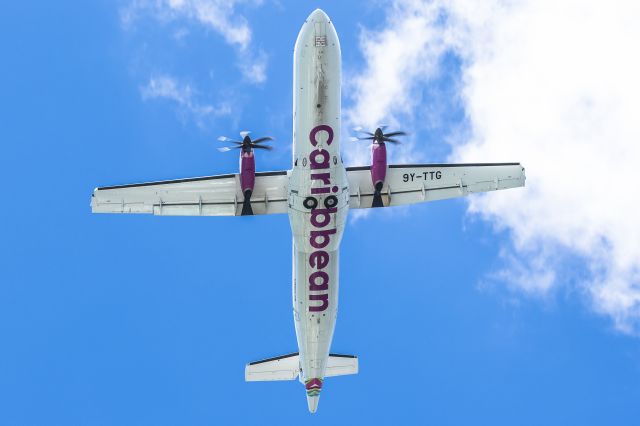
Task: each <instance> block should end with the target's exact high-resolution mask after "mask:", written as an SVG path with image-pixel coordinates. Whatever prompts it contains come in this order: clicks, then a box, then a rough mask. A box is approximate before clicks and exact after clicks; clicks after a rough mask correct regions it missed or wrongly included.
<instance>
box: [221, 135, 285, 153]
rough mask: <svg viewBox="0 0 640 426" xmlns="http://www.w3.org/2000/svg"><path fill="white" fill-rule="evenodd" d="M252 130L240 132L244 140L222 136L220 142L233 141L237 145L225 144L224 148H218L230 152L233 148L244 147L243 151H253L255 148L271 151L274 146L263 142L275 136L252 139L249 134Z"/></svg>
mask: <svg viewBox="0 0 640 426" xmlns="http://www.w3.org/2000/svg"><path fill="white" fill-rule="evenodd" d="M249 133H250V132H247V131H243V132H240V136H241V137H242V140H237V139H231V138H228V137H226V136H220V137H219V138H218V140H219V141H220V142H227V143H232V144H234V145H235V146H224V147H222V148H218V151H220V152H228V151H231V150H232V149H242V151H243V152H251V151H252V150H253V149H265V150H267V151H271V150H272V149H273V147H271V146H268V145H263V143H265V142H268V141H272V140H273V138H272V137H271V136H263V137H261V138H258V139H254V140H251V136H249Z"/></svg>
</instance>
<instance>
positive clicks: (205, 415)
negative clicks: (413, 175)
mask: <svg viewBox="0 0 640 426" xmlns="http://www.w3.org/2000/svg"><path fill="white" fill-rule="evenodd" d="M560 3H562V4H563V5H565V6H566V7H560V8H559V10H556V9H554V8H555V6H553V7H552V6H549V5H550V4H551V3H550V2H540V3H535V5H532V3H531V2H526V1H523V2H522V3H521V4H519V5H518V6H508V7H507V6H504V5H502V3H501V2H493V6H494V7H493V8H489V11H487V10H485V9H482V8H480V9H481V10H475V9H473V8H472V7H471V6H469V4H467V3H465V2H463V1H460V2H453V3H452V5H448V4H446V3H440V2H429V3H422V2H418V1H412V0H407V1H396V2H368V1H353V2H334V1H326V2H309V1H295V2H294V1H269V0H265V1H263V2H259V1H245V2H235V3H234V2H230V3H228V5H230V6H228V8H227V9H225V8H224V7H222V8H221V6H220V5H219V4H217V3H216V2H208V1H205V0H201V1H198V0H194V1H188V2H180V1H175V2H145V1H137V2H134V1H131V2H130V1H126V0H122V1H120V2H112V1H94V2H79V1H76V2H72V1H67V2H65V1H63V2H56V3H55V4H54V3H53V2H35V1H33V2H10V3H8V4H6V5H4V7H3V11H2V13H1V14H0V51H1V52H3V60H2V66H1V67H0V81H1V82H2V83H1V84H0V99H1V100H2V102H0V138H1V139H0V140H2V146H3V153H2V155H0V164H1V165H2V168H1V170H2V174H3V177H4V182H6V183H9V184H8V185H5V187H4V200H5V202H4V203H3V208H2V210H1V212H0V223H1V224H2V225H1V230H2V233H1V235H2V238H1V239H0V241H1V244H0V267H1V268H2V278H1V279H0V339H1V342H2V345H1V346H0V401H1V402H0V423H1V424H14V425H23V424H24V425H31V424H136V425H139V424H153V425H158V424H291V423H294V422H298V421H304V422H309V423H319V422H322V423H333V424H346V423H354V422H355V423H357V424H359V423H364V422H367V423H373V424H376V423H380V424H389V423H393V424H489V423H490V424H522V425H525V424H531V425H538V424H585V425H586V424H594V425H599V424H618V425H625V424H629V425H630V424H635V423H637V418H638V416H639V415H640V405H639V404H638V400H639V398H640V380H639V379H640V344H639V342H638V338H637V335H638V317H639V314H638V312H639V310H638V309H639V308H638V303H640V302H638V300H640V297H639V296H638V293H639V290H638V283H639V282H640V280H638V272H637V271H638V270H640V269H638V265H640V261H639V260H638V259H640V257H639V256H638V248H637V241H638V240H637V239H635V236H636V235H637V233H638V228H640V227H639V226H638V222H637V219H634V217H635V216H634V215H633V212H634V208H635V207H636V204H637V202H636V201H634V200H630V199H631V198H634V197H630V196H629V191H628V190H624V189H623V188H614V189H613V190H612V189H611V188H610V187H608V188H603V187H601V186H600V183H599V181H598V182H596V181H591V180H589V179H592V178H591V177H589V176H592V175H593V173H590V174H589V176H584V177H583V179H585V180H583V181H576V175H577V174H579V173H583V172H584V168H585V167H587V168H588V169H589V170H594V164H595V163H594V162H593V158H597V159H598V160H599V162H598V163H597V164H598V167H600V168H599V169H598V170H600V171H601V175H605V176H607V179H606V180H607V181H613V182H620V181H625V180H621V179H623V178H625V177H626V176H627V175H625V174H624V173H626V170H629V167H628V166H629V163H628V162H629V161H631V160H625V158H630V159H633V158H637V156H635V157H634V155H635V154H636V153H637V148H635V147H633V146H632V145H633V144H631V143H630V141H632V140H634V137H635V136H636V135H638V126H637V124H635V122H633V123H632V122H631V121H629V117H632V116H633V114H628V112H629V111H633V110H634V109H633V108H632V107H634V105H636V104H635V103H634V102H635V101H633V102H632V101H631V99H632V98H633V99H637V98H638V97H635V96H634V95H635V94H636V93H639V92H638V84H637V83H634V82H633V80H630V79H629V78H628V77H629V76H628V75H627V74H625V73H626V72H627V70H629V71H628V72H629V73H630V74H629V75H631V74H633V71H634V70H636V69H637V68H638V64H637V62H634V60H633V59H631V58H629V57H628V54H624V52H625V51H626V52H627V53H628V51H630V50H625V45H624V44H620V43H622V42H620V40H627V39H629V40H634V39H637V38H634V37H630V34H629V33H628V32H626V31H631V30H629V29H628V28H627V27H626V26H625V25H626V21H625V20H623V19H622V18H621V16H622V15H624V12H625V10H626V9H625V7H626V6H627V5H628V4H627V3H624V2H621V4H620V5H618V6H619V7H618V9H620V10H621V11H619V12H615V11H611V10H609V9H607V10H596V9H594V8H593V7H591V6H589V5H590V3H589V2H585V3H584V4H585V5H586V6H584V11H585V13H584V15H581V16H582V17H581V18H576V19H575V21H571V20H565V21H562V20H561V19H560V18H562V17H566V16H574V15H572V14H571V13H570V12H571V11H572V9H571V8H572V7H573V6H575V4H573V2H571V1H567V2H565V3H563V2H560ZM587 3H589V5H587ZM198 5H200V6H202V5H205V6H207V5H208V6H209V7H214V8H221V9H220V10H219V14H218V15H216V16H223V17H224V18H225V19H223V20H222V21H220V22H218V21H215V22H213V21H211V20H207V19H206V16H205V15H203V14H202V13H200V14H198V12H197V10H198V8H197V6H198ZM540 5H542V6H540ZM547 6H549V7H547ZM623 6H624V7H623ZM316 7H322V8H323V9H324V10H325V11H326V12H327V13H328V14H329V15H330V16H331V18H332V19H333V21H334V23H335V26H336V28H337V30H338V34H339V36H340V39H341V44H342V53H343V68H344V70H343V73H344V76H343V77H344V88H343V107H344V115H345V127H347V126H348V125H355V124H365V125H370V124H371V123H372V122H373V123H375V122H380V121H385V122H388V123H391V124H392V125H397V126H401V127H402V128H404V129H406V130H409V131H410V132H411V134H412V136H411V137H410V138H409V140H408V141H407V144H405V146H404V147H403V148H402V149H401V150H399V151H397V152H394V153H393V154H392V155H394V159H395V160H396V161H402V160H416V161H453V160H464V161H469V160H470V159H471V158H474V159H476V160H477V161H490V160H492V159H494V160H495V161H503V160H506V161H514V160H515V161H521V162H522V163H523V164H524V165H525V167H527V175H528V181H527V185H528V186H527V188H526V189H524V190H518V191H519V192H518V191H510V192H517V193H516V194H512V195H504V196H502V195H498V194H491V196H490V197H485V198H478V199H475V200H472V201H471V203H470V204H469V203H467V201H464V200H450V201H443V202H436V203H431V204H425V205H417V206H412V207H411V208H408V209H394V210H390V211H374V212H371V213H370V214H369V215H367V216H366V217H354V218H352V220H351V221H350V224H349V227H348V229H347V230H346V232H345V237H344V239H343V244H342V259H341V260H342V262H341V288H340V303H341V305H340V306H341V309H340V314H339V316H338V324H337V328H336V334H335V338H334V343H333V350H334V351H335V352H343V353H353V354H357V355H358V356H359V358H360V373H359V374H358V375H357V376H350V377H338V378H334V379H329V380H327V382H326V383H325V389H324V392H323V394H322V398H321V402H320V406H319V411H318V413H317V414H315V415H313V416H311V415H309V413H308V412H307V406H306V402H305V395H304V391H303V388H302V386H301V385H300V384H299V383H297V382H281V383H251V384H247V383H245V382H244V381H243V374H244V364H245V363H246V362H249V361H252V360H256V359H261V358H265V357H270V356H275V355H279V354H283V353H287V352H292V351H295V350H296V343H295V334H294V329H293V321H292V315H291V300H290V298H291V289H290V281H291V276H290V275H291V265H290V261H291V260H290V253H291V249H290V244H291V242H290V231H289V224H288V219H287V217H286V216H270V217H255V218H243V219H242V220H239V219H237V218H157V217H152V216H118V215H113V216H109V215H91V214H90V208H89V198H90V194H91V191H92V190H93V188H94V187H96V186H98V185H107V184H120V183H129V182H138V181H146V180H157V179H170V178H180V177H189V176H200V175H209V174H218V173H230V172H234V171H235V170H236V169H237V158H236V157H235V156H234V155H224V154H220V153H218V152H217V151H216V150H215V148H216V147H217V146H218V144H217V142H216V141H215V139H216V138H217V137H218V136H219V135H228V136H233V135H235V134H237V132H238V131H240V130H245V129H251V130H253V131H254V132H255V133H258V134H270V135H272V136H274V137H275V138H276V139H277V141H276V143H275V145H276V146H277V148H278V149H277V150H275V151H273V153H270V154H269V155H261V156H260V157H259V158H258V168H259V169H261V170H280V169H286V168H289V167H290V137H291V77H292V75H291V69H292V64H291V61H292V50H293V43H294V42H295V38H296V36H297V32H298V30H299V28H300V26H301V24H302V22H303V21H304V19H305V17H306V16H307V15H308V14H309V13H310V12H311V11H312V10H313V9H314V8H316ZM199 10H200V11H202V10H203V9H199ZM194 11H195V12H194ZM596 12H597V13H596ZM546 14H549V15H551V14H553V16H559V18H557V19H556V20H553V19H548V20H545V19H543V20H542V22H543V23H544V25H543V26H544V28H547V29H548V30H549V31H548V32H542V31H540V28H541V27H540V25H541V24H540V20H539V17H540V16H543V17H545V16H548V15H546ZM631 16H633V14H631ZM635 16H637V14H636V15H635ZM478 17H479V18H478ZM474 19H478V20H474ZM591 19H595V20H597V21H598V22H599V23H600V24H601V28H603V33H606V34H611V35H607V37H612V39H605V40H600V39H598V40H595V39H593V40H592V39H589V38H582V39H581V38H580V37H575V38H574V37H564V36H558V37H556V38H555V39H553V38H552V36H553V35H554V34H555V33H553V31H552V30H553V29H554V28H556V27H558V28H560V27H563V28H565V29H564V31H568V30H566V28H567V27H568V28H569V29H574V30H575V31H576V32H577V33H578V34H584V35H585V37H587V34H590V33H589V32H588V31H587V30H585V28H590V27H592V26H590V25H588V24H590V23H591V22H592V21H590V20H591ZM487 22H489V23H491V24H493V25H490V26H488V27H490V28H498V29H500V31H497V32H495V33H484V32H482V31H487V30H486V28H487V26H483V25H481V24H482V23H487ZM522 22H524V23H525V25H521V24H522ZM513 28H519V30H518V33H517V37H513V36H512V33H510V32H509V31H513ZM522 28H526V29H527V30H526V31H525V30H523V29H522ZM613 29H619V31H618V30H616V31H613ZM609 30H611V31H609ZM246 31H248V33H247V32H246ZM580 31H582V32H580ZM568 32H569V33H571V34H573V32H571V31H568ZM247 34H250V36H247ZM632 35H635V34H632ZM618 36H619V39H618V38H616V37H618ZM465 37H471V38H470V39H467V38H465ZM407 40H410V41H411V42H407ZM470 40H476V41H478V40H479V41H478V42H477V43H476V42H470ZM505 40H508V41H509V43H512V44H507V41H505ZM531 40H535V41H536V42H538V41H539V42H540V43H541V44H539V45H538V44H536V45H535V46H534V48H531V49H530V51H529V52H530V55H522V56H521V55H520V54H519V52H521V51H522V50H523V49H527V48H529V47H531ZM480 41H482V43H480ZM547 41H548V43H549V44H545V43H546V42H547ZM519 42H522V44H521V45H518V44H517V43H519ZM618 42H620V43H618ZM513 43H515V45H514V44H513ZM583 43H588V46H584V45H583ZM556 45H558V46H559V49H565V51H568V52H571V55H568V56H570V57H571V60H570V61H568V62H567V63H566V64H564V65H566V66H564V65H563V64H558V62H557V61H558V60H560V61H562V60H563V59H562V57H559V56H554V55H555V53H554V52H555V51H554V50H553V48H551V47H549V46H556ZM484 46H490V47H491V50H490V51H488V52H487V51H485V50H483V49H485V47H484ZM567 46H569V47H571V49H569V50H566V47H567ZM611 46H613V48H612V47H611ZM536 47H541V49H537V48H536ZM584 51H588V52H591V53H590V55H584V56H583V55H582V52H584ZM381 52H382V53H381ZM385 52H388V53H385ZM505 52H507V53H505ZM509 52H512V53H513V55H511V56H509ZM541 52H542V53H541ZM546 52H550V53H549V54H547V53H546ZM593 52H596V53H601V54H602V55H603V56H601V57H600V59H602V58H604V59H605V61H604V63H605V65H599V68H598V66H595V65H596V64H594V63H592V62H589V61H597V60H598V57H596V58H595V59H591V56H593ZM620 52H622V53H620ZM501 55H502V56H501ZM587 56H588V58H587ZM528 57H533V58H535V60H536V64H539V65H540V68H539V69H537V71H536V72H535V73H532V74H528V73H527V72H526V71H523V70H528V69H531V67H529V66H526V65H527V62H526V59H527V58H528ZM558 58H560V59H558ZM252 59H255V61H256V63H257V65H258V67H257V68H251V67H250V66H249V65H254V64H252V63H251V61H252ZM387 59H388V60H387ZM385 60H387V61H386V62H385ZM381 61H382V62H381ZM544 61H549V63H548V66H545V63H546V62H544ZM554 61H556V62H554ZM609 63H612V64H614V65H615V67H614V66H611V67H608V66H606V64H609ZM591 65H594V66H591ZM622 65H624V67H623V66H622ZM572 66H575V67H576V68H572ZM578 67H582V68H580V69H582V70H586V71H585V72H584V73H576V72H575V70H576V69H578ZM398 69H399V70H400V74H399V73H398V71H397V70H398ZM394 70H396V71H394ZM514 70H518V72H516V71H514ZM590 70H595V71H590ZM635 75H636V76H637V74H635ZM492 76H498V77H499V82H500V83H501V86H500V87H502V86H504V90H503V91H499V90H498V89H497V88H496V87H497V86H495V82H494V81H493V80H491V78H493V77H492ZM513 76H516V77H513ZM518 78H520V79H521V80H517V79H518ZM540 79H542V80H540ZM628 81H631V83H629V85H625V84H624V83H626V82H628ZM394 82H398V84H395V85H394V84H392V83H394ZM569 82H571V84H568V83H569ZM383 83H385V84H383ZM386 83H388V84H386ZM514 87H515V88H516V89H514ZM558 87H560V89H558ZM372 90H376V91H379V94H380V96H379V104H378V103H376V105H372V102H370V98H368V97H367V96H369V95H370V94H371V91H372ZM382 95H389V96H382ZM489 95H490V96H489ZM371 96H373V95H371ZM574 100H575V102H574ZM489 101H492V102H493V103H490V102H489ZM504 104H507V105H508V106H510V107H509V108H505V107H504ZM558 105H559V106H558ZM565 105H566V108H567V110H564V109H562V110H560V109H558V110H555V109H553V108H552V106H554V107H555V106H557V108H561V107H563V108H564V106H565ZM576 105H577V107H576ZM374 107H375V108H378V109H375V108H374ZM605 107H606V108H605ZM604 109H606V110H607V111H608V113H607V114H608V115H607V114H605V113H603V112H602V111H604ZM546 111H551V112H553V114H554V115H553V117H552V116H551V113H548V114H549V115H548V116H545V115H544V114H545V112H546ZM567 111H570V112H571V113H567ZM636 111H637V110H636ZM509 114H511V115H509ZM572 114H574V115H572ZM556 116H559V117H562V120H561V122H560V121H559V122H558V123H556V122H555V121H554V117H556ZM496 117H497V118H496ZM498 118H501V119H498ZM357 122H358V123H357ZM531 122H533V123H534V124H533V125H530V124H529V123H531ZM504 123H507V124H509V123H517V128H515V130H514V129H512V128H510V127H508V126H507V124H504ZM630 123H631V124H630ZM505 126H507V127H505ZM513 132H517V134H518V137H517V138H513V137H511V135H513ZM585 135H586V136H585ZM589 135H594V136H593V139H590V136H589ZM345 136H346V134H345ZM604 139H606V143H607V145H606V146H605V145H603V143H604V142H602V140H604ZM505 140H506V141H507V142H503V141H505ZM545 141H551V142H552V144H551V145H549V146H547V145H544V143H546V142H545ZM572 141H577V142H576V144H578V143H580V144H582V145H575V144H572ZM347 143H348V142H346V141H345V142H344V143H343V145H345V156H346V158H347V159H348V160H349V161H350V162H351V163H352V164H356V163H361V162H363V161H365V162H366V156H365V157H363V155H364V154H363V152H366V151H362V149H358V148H356V147H353V146H348V145H347ZM576 147H577V149H576ZM609 148H613V149H611V150H610V151H611V152H610V151H609V150H608V149H609ZM552 155H556V156H557V158H558V161H549V158H550V157H551V156H552ZM570 155H573V156H574V158H575V159H576V162H578V163H580V164H581V165H580V166H579V167H578V166H573V165H571V164H572V162H570V161H568V156H570ZM496 157H499V158H496ZM503 157H505V158H503ZM625 161H627V162H625ZM557 164H561V165H562V167H557ZM547 178H548V179H550V181H551V182H553V183H554V184H555V185H556V186H552V185H551V184H550V183H549V182H550V181H548V180H545V179H547ZM594 179H595V178H594ZM576 182H579V183H580V185H581V186H582V187H581V189H580V191H576V190H575V188H576V185H575V184H576ZM554 188H559V189H558V190H557V192H554V191H555V189H554ZM585 194H586V195H585ZM599 196H601V198H597V197H599ZM491 197H493V198H491ZM505 197H506V198H505ZM509 197H511V198H509ZM607 197H610V198H607ZM594 198H596V199H599V200H601V202H597V201H595V200H594ZM565 199H566V202H565ZM563 202H564V204H563ZM602 204H606V205H608V206H610V208H609V209H604V208H599V206H600V205H602ZM611 211H613V212H614V213H615V214H612V213H610V212H611ZM628 211H631V213H630V214H628V213H626V212H628ZM567 216H568V217H567ZM539 217H542V218H543V220H537V219H536V218H539Z"/></svg>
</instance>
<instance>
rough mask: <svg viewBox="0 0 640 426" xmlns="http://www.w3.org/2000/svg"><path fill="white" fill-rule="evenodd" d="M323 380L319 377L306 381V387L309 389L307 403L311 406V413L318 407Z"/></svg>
mask: <svg viewBox="0 0 640 426" xmlns="http://www.w3.org/2000/svg"><path fill="white" fill-rule="evenodd" d="M322 382H323V380H322V379H319V378H315V379H309V380H307V381H305V382H304V387H305V389H306V390H307V405H308V406H309V412H310V413H315V412H316V410H317V409H318V400H319V399H320V391H321V390H322Z"/></svg>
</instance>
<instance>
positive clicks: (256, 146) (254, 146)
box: [251, 144, 273, 151]
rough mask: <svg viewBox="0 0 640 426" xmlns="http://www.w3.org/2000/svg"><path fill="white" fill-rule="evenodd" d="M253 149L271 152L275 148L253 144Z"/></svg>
mask: <svg viewBox="0 0 640 426" xmlns="http://www.w3.org/2000/svg"><path fill="white" fill-rule="evenodd" d="M251 147H252V148H253V149H266V150H267V151H271V150H272V149H273V147H272V146H265V145H254V144H251Z"/></svg>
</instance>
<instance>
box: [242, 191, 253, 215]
mask: <svg viewBox="0 0 640 426" xmlns="http://www.w3.org/2000/svg"><path fill="white" fill-rule="evenodd" d="M240 214H241V215H242V216H253V209H252V208H251V190H250V189H247V190H246V191H244V201H243V202H242V213H240Z"/></svg>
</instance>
